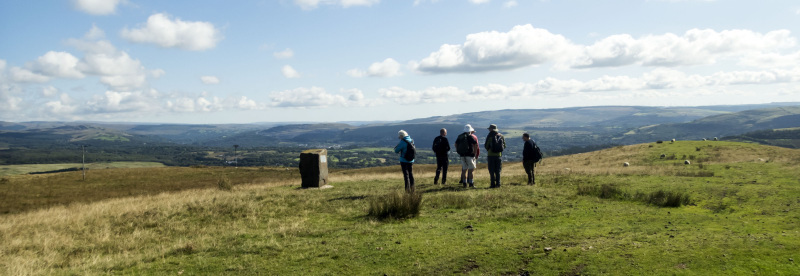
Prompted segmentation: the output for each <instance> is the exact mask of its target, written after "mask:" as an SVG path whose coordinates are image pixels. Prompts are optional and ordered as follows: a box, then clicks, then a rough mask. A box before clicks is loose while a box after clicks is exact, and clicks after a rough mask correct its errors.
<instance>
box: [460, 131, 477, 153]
mask: <svg viewBox="0 0 800 276" xmlns="http://www.w3.org/2000/svg"><path fill="white" fill-rule="evenodd" d="M474 140H475V139H472V135H471V134H469V133H467V132H464V133H461V134H459V135H458V138H456V143H457V144H458V147H457V148H456V152H458V155H461V156H473V155H475V149H473V148H472V142H473V141H474Z"/></svg>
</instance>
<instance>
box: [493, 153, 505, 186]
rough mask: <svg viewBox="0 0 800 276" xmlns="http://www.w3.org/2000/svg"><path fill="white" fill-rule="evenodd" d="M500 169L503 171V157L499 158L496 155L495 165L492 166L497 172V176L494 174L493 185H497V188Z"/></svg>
mask: <svg viewBox="0 0 800 276" xmlns="http://www.w3.org/2000/svg"><path fill="white" fill-rule="evenodd" d="M502 171H503V159H502V158H500V157H497V166H496V167H495V168H494V172H495V174H497V176H495V185H494V186H495V187H497V188H500V172H502Z"/></svg>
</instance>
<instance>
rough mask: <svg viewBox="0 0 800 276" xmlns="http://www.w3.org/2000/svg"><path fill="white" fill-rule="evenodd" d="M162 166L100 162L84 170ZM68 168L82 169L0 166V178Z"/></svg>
mask: <svg viewBox="0 0 800 276" xmlns="http://www.w3.org/2000/svg"><path fill="white" fill-rule="evenodd" d="M163 166H164V164H161V163H158V162H101V163H87V164H86V168H87V169H89V170H97V169H111V168H115V169H116V168H155V167H163ZM70 168H83V164H81V163H63V164H27V165H0V176H6V175H15V174H27V173H32V172H33V173H35V172H49V171H57V170H63V169H70Z"/></svg>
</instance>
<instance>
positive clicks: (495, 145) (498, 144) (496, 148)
mask: <svg viewBox="0 0 800 276" xmlns="http://www.w3.org/2000/svg"><path fill="white" fill-rule="evenodd" d="M504 140H505V139H504V138H503V135H500V133H498V134H495V135H494V137H492V146H491V148H492V152H503V142H504Z"/></svg>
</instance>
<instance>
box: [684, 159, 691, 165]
mask: <svg viewBox="0 0 800 276" xmlns="http://www.w3.org/2000/svg"><path fill="white" fill-rule="evenodd" d="M683 164H685V165H691V164H692V162H689V160H684V161H683Z"/></svg>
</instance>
